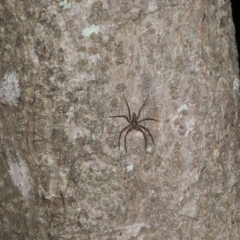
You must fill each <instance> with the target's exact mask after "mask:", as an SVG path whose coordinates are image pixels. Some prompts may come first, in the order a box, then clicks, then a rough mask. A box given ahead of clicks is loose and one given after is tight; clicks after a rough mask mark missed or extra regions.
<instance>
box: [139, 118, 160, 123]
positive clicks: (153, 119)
mask: <svg viewBox="0 0 240 240" xmlns="http://www.w3.org/2000/svg"><path fill="white" fill-rule="evenodd" d="M146 120H152V121H156V122H160V121H159V120H157V119H155V118H144V119H142V120H140V121H138V123H140V122H143V121H146Z"/></svg>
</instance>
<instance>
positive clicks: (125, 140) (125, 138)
mask: <svg viewBox="0 0 240 240" xmlns="http://www.w3.org/2000/svg"><path fill="white" fill-rule="evenodd" d="M130 131H132V129H131V128H129V129H128V130H127V132H126V134H125V137H124V146H125V150H126V152H127V143H126V142H127V135H128V133H129V132H130Z"/></svg>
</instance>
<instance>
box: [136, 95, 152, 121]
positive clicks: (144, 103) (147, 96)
mask: <svg viewBox="0 0 240 240" xmlns="http://www.w3.org/2000/svg"><path fill="white" fill-rule="evenodd" d="M148 97H149V95H148V96H147V98H146V100H145V101H144V103H143V105H142V107H141V108H140V110H139V112H138V116H137V120H138V119H139V117H140V114H141V111H142V108H143V107H144V105H145V103H146V102H147V100H148Z"/></svg>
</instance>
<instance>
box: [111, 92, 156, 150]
mask: <svg viewBox="0 0 240 240" xmlns="http://www.w3.org/2000/svg"><path fill="white" fill-rule="evenodd" d="M148 97H149V96H148ZM148 97H147V98H146V100H145V101H144V103H143V105H142V107H141V108H140V110H139V112H138V115H137V114H136V113H135V112H133V114H132V115H131V111H130V108H129V106H128V102H127V100H126V98H125V97H124V96H123V98H124V100H125V103H126V105H127V108H128V117H127V116H126V115H117V116H109V117H110V118H118V117H123V118H125V119H126V120H127V121H128V123H129V124H128V125H127V126H126V127H124V128H123V129H122V131H121V132H120V135H119V138H118V146H119V148H120V139H121V135H122V133H123V132H124V131H125V130H127V132H126V134H125V137H124V145H125V150H126V152H127V144H126V139H127V135H128V133H129V132H130V131H132V130H133V129H135V130H136V131H140V132H141V133H142V134H143V136H144V140H145V148H147V136H146V133H145V132H144V131H143V130H145V131H146V132H147V133H148V134H149V136H150V137H151V139H152V142H153V144H154V145H155V143H154V140H153V136H152V134H151V133H150V132H149V130H148V129H147V128H146V127H144V126H143V125H141V124H139V123H140V122H143V121H146V120H152V121H156V122H159V121H158V120H157V119H154V118H144V119H142V120H140V121H139V120H138V119H139V117H140V114H141V111H142V108H143V107H144V105H145V103H146V102H147V100H148Z"/></svg>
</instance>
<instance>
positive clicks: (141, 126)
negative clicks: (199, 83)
mask: <svg viewBox="0 0 240 240" xmlns="http://www.w3.org/2000/svg"><path fill="white" fill-rule="evenodd" d="M138 126H139V128H143V129H144V130H145V131H146V132H147V133H148V134H149V136H150V137H151V139H152V142H153V144H154V145H155V143H154V140H153V136H152V134H151V133H150V132H149V130H148V129H147V128H145V127H144V126H143V125H140V124H139V125H138Z"/></svg>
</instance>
